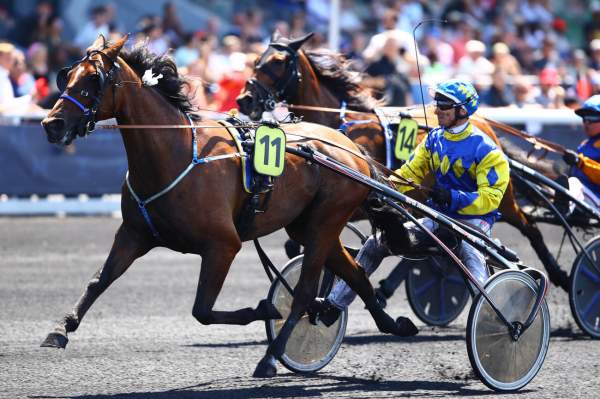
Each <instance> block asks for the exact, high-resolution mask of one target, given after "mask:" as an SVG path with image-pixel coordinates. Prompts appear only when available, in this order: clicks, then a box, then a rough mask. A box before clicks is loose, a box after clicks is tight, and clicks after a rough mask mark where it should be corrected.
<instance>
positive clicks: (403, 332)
mask: <svg viewBox="0 0 600 399" xmlns="http://www.w3.org/2000/svg"><path fill="white" fill-rule="evenodd" d="M418 333H419V329H418V328H417V326H415V324H414V323H413V322H412V321H411V320H410V319H409V318H408V317H402V316H400V317H398V318H397V319H396V332H395V333H393V334H394V335H398V336H400V337H412V336H413V335H417V334H418Z"/></svg>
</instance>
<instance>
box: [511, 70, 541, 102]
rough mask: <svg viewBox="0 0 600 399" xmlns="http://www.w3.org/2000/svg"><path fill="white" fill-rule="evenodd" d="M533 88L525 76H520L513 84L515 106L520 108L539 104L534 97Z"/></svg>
mask: <svg viewBox="0 0 600 399" xmlns="http://www.w3.org/2000/svg"><path fill="white" fill-rule="evenodd" d="M532 91H533V88H532V87H531V84H530V83H529V82H528V81H527V79H526V78H524V77H518V78H517V79H516V80H515V83H514V84H513V92H514V95H515V102H514V104H515V106H516V107H518V108H524V107H532V106H537V107H539V105H538V104H536V103H535V101H534V99H533V92H532Z"/></svg>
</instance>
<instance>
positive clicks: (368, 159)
mask: <svg viewBox="0 0 600 399" xmlns="http://www.w3.org/2000/svg"><path fill="white" fill-rule="evenodd" d="M256 126H257V124H238V125H231V126H229V127H233V128H246V129H247V128H252V127H256ZM96 127H97V128H102V129H111V130H116V129H190V128H192V127H193V128H194V129H217V128H219V129H221V128H223V126H220V125H219V126H216V125H193V126H190V125H113V124H97V125H96ZM286 135H289V136H296V137H300V138H302V139H306V140H316V141H319V142H321V143H324V144H327V145H329V146H332V147H335V148H339V149H340V150H343V151H346V152H347V153H349V154H352V155H354V156H355V157H358V158H360V159H362V160H363V161H365V162H366V163H368V164H369V165H372V166H374V167H376V168H377V169H379V170H381V171H383V172H384V173H386V174H387V175H388V177H389V176H394V177H396V178H397V179H399V180H400V181H401V182H402V183H400V184H402V185H407V186H411V187H413V188H415V189H420V190H424V191H431V189H430V188H428V187H425V186H422V185H420V184H417V183H415V182H413V181H412V180H410V179H407V178H405V177H402V176H401V175H399V174H398V173H396V172H394V171H393V170H392V169H390V168H388V167H387V166H385V165H383V164H382V163H380V162H377V161H376V160H374V159H373V158H371V157H367V156H365V155H364V154H361V153H360V152H358V151H355V150H353V149H351V148H348V147H345V146H343V145H341V144H337V143H334V142H333V141H329V140H327V139H324V138H322V137H317V136H309V135H304V134H298V133H286ZM294 141H298V140H294Z"/></svg>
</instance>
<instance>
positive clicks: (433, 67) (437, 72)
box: [423, 50, 451, 87]
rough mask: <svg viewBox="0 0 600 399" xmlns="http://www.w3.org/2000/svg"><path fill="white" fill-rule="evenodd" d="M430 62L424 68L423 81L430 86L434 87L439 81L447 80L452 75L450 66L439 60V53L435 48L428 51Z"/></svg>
mask: <svg viewBox="0 0 600 399" xmlns="http://www.w3.org/2000/svg"><path fill="white" fill-rule="evenodd" d="M427 58H428V59H429V64H428V65H426V66H425V68H423V82H425V83H426V84H427V85H428V86H429V87H434V86H436V85H437V84H438V83H441V82H443V81H444V80H447V79H448V78H449V77H450V72H451V70H450V68H448V66H447V65H444V64H443V63H441V62H440V61H439V60H438V56H437V53H436V52H435V51H433V50H429V53H427Z"/></svg>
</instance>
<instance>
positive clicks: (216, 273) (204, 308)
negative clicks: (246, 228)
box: [192, 233, 281, 325]
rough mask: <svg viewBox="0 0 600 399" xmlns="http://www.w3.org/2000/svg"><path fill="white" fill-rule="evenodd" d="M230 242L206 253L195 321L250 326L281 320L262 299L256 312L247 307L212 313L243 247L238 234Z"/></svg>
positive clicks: (211, 248) (222, 243)
mask: <svg viewBox="0 0 600 399" xmlns="http://www.w3.org/2000/svg"><path fill="white" fill-rule="evenodd" d="M226 241H227V244H224V241H223V242H221V241H220V242H215V243H214V244H211V245H210V246H209V248H207V249H206V250H205V251H204V252H203V253H202V266H201V269H200V280H199V282H198V289H197V291H196V300H195V301H194V308H193V310H192V315H193V316H194V318H196V320H198V321H199V322H200V323H202V324H204V325H208V324H237V325H246V324H248V323H251V322H253V321H256V320H269V319H279V318H281V315H280V314H279V312H278V311H277V309H276V308H275V307H274V306H273V305H272V304H271V303H269V302H268V301H267V300H265V299H263V300H261V301H260V302H259V304H258V306H257V307H256V308H255V309H253V308H244V309H240V310H236V311H217V310H212V308H213V306H214V304H215V301H216V300H217V297H218V296H219V293H220V292H221V288H222V287H223V282H224V281H225V277H226V276H227V273H228V272H229V267H230V266H231V263H232V262H233V259H234V258H235V255H236V254H237V253H238V251H239V250H240V248H241V246H242V244H241V242H240V240H239V238H238V237H237V234H235V233H232V235H231V238H230V239H228V240H226Z"/></svg>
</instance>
